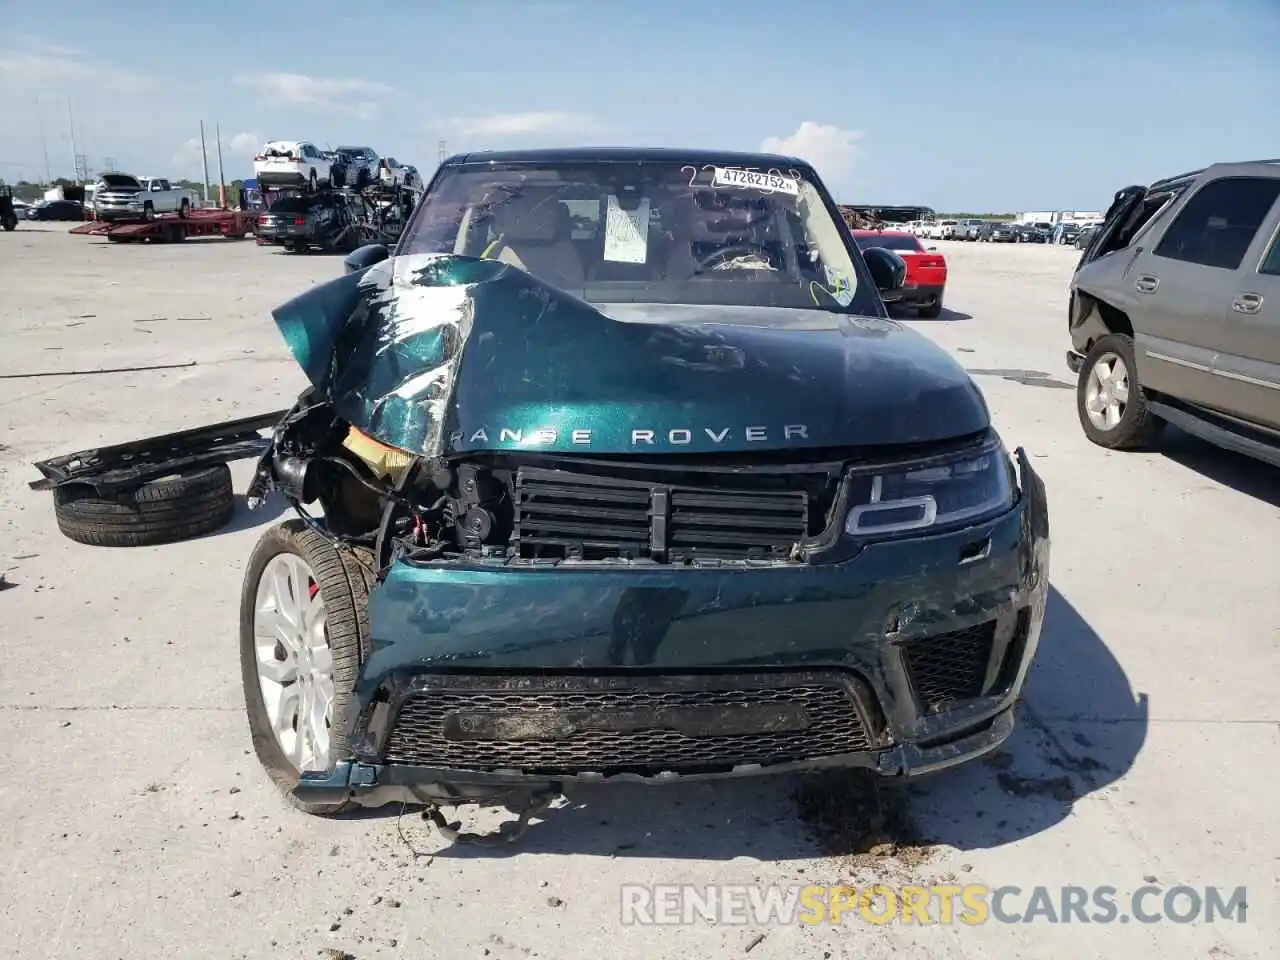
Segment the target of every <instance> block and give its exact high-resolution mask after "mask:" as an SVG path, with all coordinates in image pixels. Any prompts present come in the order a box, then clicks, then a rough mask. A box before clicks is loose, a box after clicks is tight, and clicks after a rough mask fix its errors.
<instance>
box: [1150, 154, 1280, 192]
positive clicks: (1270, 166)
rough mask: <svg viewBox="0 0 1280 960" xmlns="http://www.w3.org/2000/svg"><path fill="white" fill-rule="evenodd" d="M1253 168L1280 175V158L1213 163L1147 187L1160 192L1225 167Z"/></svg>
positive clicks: (1163, 179) (1163, 178)
mask: <svg viewBox="0 0 1280 960" xmlns="http://www.w3.org/2000/svg"><path fill="white" fill-rule="evenodd" d="M1253 166H1263V167H1266V168H1267V172H1268V173H1280V158H1277V159H1273V160H1228V161H1222V162H1219V163H1211V164H1209V166H1207V167H1201V168H1200V169H1199V170H1188V171H1187V172H1186V173H1179V174H1177V175H1176V176H1172V177H1162V178H1161V179H1159V180H1157V181H1155V182H1154V183H1153V184H1151V185H1150V186H1149V187H1147V189H1148V190H1160V189H1163V188H1166V187H1176V186H1178V185H1180V184H1183V183H1185V182H1187V181H1190V180H1194V179H1195V178H1196V177H1198V176H1200V175H1201V174H1202V173H1208V172H1210V171H1213V172H1214V173H1218V172H1220V171H1221V169H1222V168H1223V167H1244V168H1248V167H1253ZM1240 172H1242V173H1244V172H1248V171H1247V170H1242V171H1240ZM1255 172H1257V171H1255Z"/></svg>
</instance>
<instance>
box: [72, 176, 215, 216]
mask: <svg viewBox="0 0 1280 960" xmlns="http://www.w3.org/2000/svg"><path fill="white" fill-rule="evenodd" d="M193 205H194V201H193V199H192V197H191V192H190V191H189V190H180V189H178V188H176V187H173V186H170V184H169V181H168V180H165V179H163V178H161V177H131V176H129V174H127V173H104V174H103V175H102V176H101V177H100V178H99V179H98V182H97V184H95V189H94V191H93V215H94V217H95V218H96V219H98V220H105V221H108V222H110V221H113V220H153V219H155V217H156V214H160V213H176V214H177V215H178V216H180V217H185V216H187V214H189V213H190V212H191V207H192V206H193Z"/></svg>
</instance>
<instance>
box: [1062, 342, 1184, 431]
mask: <svg viewBox="0 0 1280 960" xmlns="http://www.w3.org/2000/svg"><path fill="white" fill-rule="evenodd" d="M1076 413H1077V414H1078V416H1079V417H1080V426H1081V427H1082V428H1083V429H1084V434H1085V436H1086V437H1088V438H1089V439H1090V440H1092V441H1093V442H1094V443H1096V444H1097V445H1098V446H1100V447H1106V448H1107V449H1109V450H1137V449H1140V448H1142V447H1145V446H1148V445H1149V444H1150V443H1151V442H1152V441H1153V440H1155V438H1156V436H1157V434H1159V432H1160V428H1161V427H1163V426H1164V421H1163V420H1161V419H1160V418H1159V417H1157V416H1155V414H1153V413H1152V412H1151V411H1150V410H1149V409H1148V408H1147V400H1146V397H1145V396H1144V395H1143V393H1142V385H1141V384H1140V383H1139V382H1138V374H1137V365H1136V362H1135V360H1134V354H1133V340H1132V339H1130V338H1129V337H1128V336H1126V335H1124V334H1122V333H1109V334H1107V335H1106V336H1105V337H1099V338H1098V339H1097V341H1095V342H1094V344H1093V346H1091V347H1090V348H1089V353H1088V355H1087V356H1086V357H1085V359H1084V363H1083V364H1081V366H1080V375H1079V378H1078V379H1077V381H1076Z"/></svg>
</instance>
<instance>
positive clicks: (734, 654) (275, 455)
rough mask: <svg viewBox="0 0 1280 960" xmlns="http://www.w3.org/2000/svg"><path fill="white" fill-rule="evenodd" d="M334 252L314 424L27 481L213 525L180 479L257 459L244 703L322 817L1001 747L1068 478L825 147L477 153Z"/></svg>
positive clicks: (314, 302)
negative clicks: (1033, 459)
mask: <svg viewBox="0 0 1280 960" xmlns="http://www.w3.org/2000/svg"><path fill="white" fill-rule="evenodd" d="M347 266H348V269H349V273H348V274H347V275H345V276H342V277H339V278H336V279H334V280H332V281H330V282H328V283H325V284H322V285H320V286H318V287H314V288H312V289H310V290H307V291H306V292H304V293H301V294H300V295H299V296H298V297H297V298H295V299H294V300H292V301H290V302H289V303H286V304H284V305H283V306H282V307H280V308H279V309H278V310H276V311H275V313H274V320H275V323H276V325H277V326H278V328H279V330H280V332H281V334H282V336H283V338H284V340H285V343H286V344H287V345H288V347H289V349H290V350H291V352H292V353H293V355H294V357H295V358H296V359H297V361H298V363H299V364H300V366H301V367H302V368H303V371H304V372H305V374H306V376H307V379H308V381H309V384H310V385H309V387H308V388H307V389H306V390H305V391H304V392H303V393H302V394H301V395H300V396H299V397H298V399H297V402H296V404H295V405H294V406H293V407H292V408H291V409H290V410H288V411H285V412H281V413H275V414H268V415H266V416H264V417H261V418H255V419H252V420H249V421H240V422H237V423H233V424H217V425H213V426H211V427H208V428H200V429H197V430H195V431H189V432H187V433H185V434H182V435H170V436H167V437H162V438H153V439H151V440H146V441H140V442H138V443H135V444H130V445H127V449H126V448H114V449H102V450H95V451H83V452H80V453H77V454H73V455H69V456H66V457H61V458H56V459H55V460H51V461H44V462H42V463H41V464H39V465H38V466H39V467H40V469H41V471H42V472H43V473H44V475H45V480H44V481H41V482H39V483H38V484H36V485H38V486H41V487H53V488H54V492H55V500H56V504H57V509H58V511H59V515H60V518H62V517H71V516H73V515H74V517H76V518H79V519H80V520H81V521H83V520H84V518H85V517H86V516H88V515H90V514H93V513H95V511H96V512H98V513H101V514H107V513H111V512H112V510H113V509H114V508H110V507H107V506H104V505H103V504H107V503H111V504H117V505H119V504H125V505H126V506H125V507H124V508H123V509H125V510H127V509H128V506H127V505H128V504H129V503H133V504H135V505H138V509H139V510H142V511H143V513H142V514H140V515H145V514H146V512H147V511H150V513H151V514H152V515H155V514H157V513H158V512H164V513H166V515H167V516H169V517H170V518H173V517H175V516H181V511H182V509H183V507H182V504H183V503H184V497H187V498H190V499H189V502H191V503H192V504H193V506H192V508H191V514H190V518H189V519H190V523H189V524H187V526H186V527H185V528H183V530H182V531H181V533H182V534H186V535H190V534H191V532H192V530H193V529H195V528H197V527H207V528H212V527H215V526H216V525H217V524H218V523H219V522H220V521H221V519H222V518H221V515H219V514H218V512H217V508H216V506H215V505H214V504H213V503H212V500H211V498H212V497H213V496H214V495H213V493H211V491H212V490H213V487H214V486H218V489H219V490H221V491H224V493H225V491H226V487H225V485H224V478H223V474H222V473H219V474H218V478H217V479H216V482H215V479H214V478H210V479H209V480H208V481H207V482H206V483H204V485H203V486H200V492H199V493H198V494H197V493H196V492H195V491H194V490H193V489H188V490H187V491H186V492H185V493H184V492H181V491H177V490H176V489H175V488H174V487H173V484H174V482H175V481H174V480H173V479H172V478H173V477H174V476H175V475H176V476H177V477H179V478H182V477H196V476H201V475H207V474H209V471H211V470H212V471H215V472H217V471H218V470H219V465H220V464H221V463H223V462H225V461H226V460H230V459H237V458H241V457H257V458H258V465H257V468H256V471H255V474H254V478H253V481H252V483H251V485H250V488H249V490H248V498H249V501H250V503H251V504H258V505H260V504H261V503H262V502H264V501H265V500H266V498H268V497H269V496H272V495H273V494H274V495H278V496H281V497H283V498H284V499H285V500H286V501H287V502H288V503H290V504H292V505H293V506H294V507H295V508H296V509H297V511H298V513H299V518H298V519H295V520H291V521H288V522H286V523H283V524H280V525H277V526H275V527H273V528H272V529H270V530H269V531H268V532H267V533H266V534H265V535H264V536H263V537H262V538H261V540H260V541H259V543H258V545H257V548H256V549H255V550H254V552H253V555H252V556H251V557H250V558H249V562H248V565H247V569H246V573H245V580H244V587H243V595H242V605H241V614H240V616H241V622H240V630H241V651H240V652H241V667H242V679H243V688H244V696H245V709H246V713H247V718H248V723H249V728H250V731H251V734H252V741H253V746H254V749H255V751H256V753H257V757H258V759H259V761H260V762H261V764H262V765H263V767H264V768H265V770H266V771H267V773H268V774H269V775H270V777H271V778H272V780H273V781H274V782H275V783H276V784H277V785H279V786H280V788H281V789H282V790H283V791H284V792H285V793H286V794H287V795H288V796H289V797H290V798H291V799H292V800H293V802H294V803H296V804H297V805H298V806H299V807H301V808H302V809H303V810H306V811H308V812H311V813H316V814H332V813H335V812H338V811H341V810H344V809H347V808H349V807H350V806H353V805H356V804H380V803H385V802H392V801H409V802H419V803H427V804H430V805H436V804H439V805H446V804H448V805H452V804H457V803H462V802H468V801H472V802H480V803H492V802H502V803H505V804H508V805H520V806H526V807H528V808H532V807H534V806H536V805H538V804H545V803H546V801H547V798H548V797H549V796H551V795H554V794H555V793H558V792H561V791H563V790H565V789H567V788H568V787H570V786H571V785H572V784H575V783H580V782H598V781H600V780H604V779H611V778H622V779H632V780H639V781H644V782H651V783H664V782H668V781H672V780H677V779H680V778H688V777H692V778H699V777H716V776H735V775H739V776H740V775H747V774H755V773H765V772H780V771H785V770H797V769H810V768H815V767H825V766H830V765H844V766H851V767H860V768H865V769H868V770H870V771H873V772H875V773H877V774H880V775H883V776H886V777H893V778H897V777H905V776H912V775H917V774H923V773H928V772H931V771H934V770H938V769H942V768H945V767H948V766H951V765H954V764H957V763H961V762H964V761H966V760H970V759H973V758H975V757H978V756H981V755H983V754H985V753H987V752H989V751H991V750H993V749H995V748H996V747H997V746H998V745H999V744H1000V743H1001V742H1002V741H1003V740H1004V739H1005V738H1006V737H1008V735H1009V733H1010V732H1011V730H1012V728H1013V724H1014V706H1015V704H1016V702H1017V700H1018V698H1019V696H1020V694H1021V691H1022V688H1023V684H1024V681H1025V679H1026V675H1027V670H1028V668H1029V665H1030V663H1031V660H1032V658H1033V656H1034V653H1035V650H1036V645H1037V641H1038V637H1039V633H1040V627H1041V623H1042V620H1043V617H1044V610H1045V601H1046V592H1047V589H1048V561H1049V540H1048V535H1049V530H1048V513H1047V506H1046V503H1045V493H1044V487H1043V484H1042V483H1041V482H1040V480H1039V478H1038V477H1037V476H1036V474H1035V472H1034V471H1033V470H1032V468H1031V465H1030V462H1029V460H1028V458H1027V456H1026V455H1025V454H1024V453H1023V452H1022V451H1021V449H1018V450H1017V451H1015V452H1014V453H1013V454H1012V455H1011V454H1010V453H1009V452H1008V451H1007V450H1006V447H1005V445H1004V443H1003V441H1002V439H1001V438H1000V436H999V435H998V434H997V433H996V431H995V430H994V429H993V426H992V424H991V420H990V417H989V415H988V410H987V405H986V403H985V402H984V399H983V397H982V394H981V393H980V392H979V390H978V388H977V387H976V385H975V384H974V383H973V381H972V380H971V379H970V377H969V376H968V374H967V373H966V372H965V370H964V368H963V367H961V366H960V365H959V364H958V363H957V362H956V361H955V360H954V359H952V358H951V356H950V355H949V354H948V353H946V352H945V351H944V350H942V349H941V348H939V347H937V346H935V345H934V344H933V343H931V342H930V341H929V340H927V339H926V338H925V337H923V336H922V335H920V334H918V333H915V332H913V331H912V330H909V329H907V328H905V327H903V326H901V325H899V324H897V323H895V322H893V321H891V320H890V319H889V318H888V315H887V312H886V309H885V302H884V301H885V299H893V298H894V297H895V296H896V295H897V294H898V293H900V291H901V289H902V287H903V284H904V280H905V277H906V276H907V273H908V267H907V266H906V264H905V263H904V261H903V258H902V257H900V256H898V255H897V254H896V253H894V252H893V251H890V250H887V249H884V248H883V247H879V246H874V245H867V246H865V248H864V249H862V250H859V247H858V245H857V244H855V243H854V242H853V238H852V236H851V234H850V232H849V230H848V229H847V228H846V227H845V225H844V224H843V222H842V221H841V218H840V214H839V211H838V209H837V207H836V206H835V204H834V202H833V201H832V198H831V197H830V195H829V194H828V192H827V190H826V188H825V187H824V186H823V184H822V182H821V181H820V180H819V178H818V176H817V174H816V173H815V172H814V171H813V169H812V168H811V167H810V166H809V165H808V164H806V163H804V162H803V161H800V160H797V159H794V158H790V157H780V156H768V155H755V154H728V153H722V152H696V151H666V150H635V149H627V150H624V149H614V150H599V149H597V150H587V149H582V150H559V151H525V152H508V153H482V154H476V155H463V156H459V157H454V158H452V159H451V160H448V161H446V162H445V163H444V164H442V166H441V167H440V169H439V170H438V172H437V173H436V175H435V178H434V179H433V181H432V183H431V185H430V186H429V188H428V189H427V192H426V196H425V198H424V200H423V202H422V203H421V204H420V205H419V207H418V209H417V211H416V213H415V214H414V216H413V219H412V220H411V222H410V223H409V226H408V229H407V230H406V231H405V233H404V235H403V236H402V237H401V239H400V240H399V243H398V244H397V246H396V247H395V248H394V250H390V249H388V248H387V247H384V246H377V245H374V246H366V247H363V248H361V249H360V250H357V251H356V252H355V253H353V254H351V255H350V256H349V257H348V259H347ZM939 302H940V301H939ZM531 370H536V371H538V373H537V375H536V376H533V375H530V374H529V371H531ZM268 425H270V426H271V434H270V437H269V438H266V437H260V436H258V434H257V431H258V430H259V429H261V428H265V427H267V426H268ZM220 469H221V470H225V467H221V468H220ZM202 472H203V473H202ZM95 483H112V486H111V488H110V492H109V493H108V492H104V490H95V489H94V484H95ZM166 484H167V485H169V486H167V487H166V486H165V485H166ZM189 485H190V486H191V487H195V486H197V484H196V482H195V480H190V481H189ZM219 485H221V486H219ZM218 496H220V497H221V496H223V493H219V494H218ZM197 501H198V502H199V503H201V504H202V505H203V506H201V507H200V508H199V510H197V508H196V507H195V506H194V504H195V503H196V502H197ZM144 504H146V505H148V506H146V507H145V508H143V507H142V505H144ZM113 516H115V514H113ZM68 529H70V530H76V529H79V530H80V531H81V532H83V527H81V528H75V527H74V525H72V526H71V527H70V528H68ZM176 535H180V533H179V532H178V531H177V530H176V527H175V524H174V523H172V522H171V523H170V525H169V527H168V528H167V532H166V531H160V532H158V533H156V535H155V536H154V537H153V538H152V539H153V540H157V539H164V538H165V537H166V536H168V537H172V536H176ZM436 822H437V823H438V824H443V823H444V821H443V820H442V819H439V818H437V819H436Z"/></svg>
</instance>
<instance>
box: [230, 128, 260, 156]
mask: <svg viewBox="0 0 1280 960" xmlns="http://www.w3.org/2000/svg"><path fill="white" fill-rule="evenodd" d="M261 147H262V141H261V140H260V139H258V135H257V134H256V133H234V134H232V135H231V139H230V140H228V141H227V148H228V152H230V153H232V154H234V155H235V156H236V157H254V156H257V154H258V150H259V149H261Z"/></svg>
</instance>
